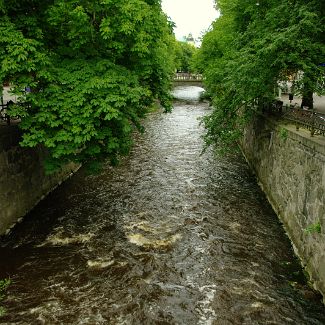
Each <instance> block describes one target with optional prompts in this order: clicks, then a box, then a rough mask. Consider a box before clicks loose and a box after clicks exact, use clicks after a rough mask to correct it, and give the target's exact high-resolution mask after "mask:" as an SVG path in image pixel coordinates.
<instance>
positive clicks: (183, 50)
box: [175, 41, 198, 72]
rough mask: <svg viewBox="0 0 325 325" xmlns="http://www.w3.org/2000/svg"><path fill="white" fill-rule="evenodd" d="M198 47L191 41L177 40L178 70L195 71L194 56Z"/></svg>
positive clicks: (176, 59) (176, 61)
mask: <svg viewBox="0 0 325 325" xmlns="http://www.w3.org/2000/svg"><path fill="white" fill-rule="evenodd" d="M197 51H198V49H197V48H196V47H195V46H194V45H192V44H189V43H186V42H181V41H176V44H175V65H176V69H177V71H181V72H193V71H194V62H193V60H194V57H195V55H196V52H197Z"/></svg>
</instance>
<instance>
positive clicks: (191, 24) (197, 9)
mask: <svg viewBox="0 0 325 325" xmlns="http://www.w3.org/2000/svg"><path fill="white" fill-rule="evenodd" d="M162 8H163V10H164V12H165V13H166V14H167V15H168V16H169V17H171V19H172V21H173V22H174V23H176V29H175V34H176V38H177V39H181V38H182V37H183V36H187V35H188V34H189V33H192V35H193V37H194V38H195V39H196V38H198V37H200V36H201V33H202V32H204V31H205V30H206V29H208V28H209V26H210V25H211V23H212V22H213V21H214V20H215V19H216V18H217V17H218V13H217V11H216V10H215V9H214V0H162Z"/></svg>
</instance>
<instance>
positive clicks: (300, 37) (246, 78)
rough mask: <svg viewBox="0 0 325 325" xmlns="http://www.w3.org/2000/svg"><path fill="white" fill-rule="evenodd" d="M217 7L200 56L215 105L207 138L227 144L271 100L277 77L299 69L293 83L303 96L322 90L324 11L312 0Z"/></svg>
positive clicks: (223, 0)
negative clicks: (298, 76)
mask: <svg viewBox="0 0 325 325" xmlns="http://www.w3.org/2000/svg"><path fill="white" fill-rule="evenodd" d="M218 9H219V10H220V11H221V17H220V18H219V19H218V20H216V21H215V22H214V24H213V28H212V30H211V31H210V32H208V33H207V34H206V35H205V37H204V38H203V43H202V47H201V50H200V53H199V57H200V60H201V68H202V70H203V72H204V75H205V77H206V86H207V89H208V91H209V92H210V94H211V95H212V97H213V104H214V107H215V109H214V111H213V113H212V114H211V115H210V116H209V117H207V118H206V119H205V124H206V127H207V134H206V140H207V142H208V143H215V142H219V143H220V144H223V145H224V147H227V148H229V147H230V144H235V142H236V140H237V139H238V137H239V136H240V134H241V129H242V127H243V125H245V123H246V122H247V120H249V118H250V117H251V116H252V115H253V114H254V113H255V111H256V110H261V109H262V108H263V107H265V105H268V104H269V103H271V102H272V101H273V100H274V98H275V96H276V94H277V91H276V89H277V87H278V83H279V81H281V80H287V78H288V77H289V76H292V75H293V74H300V75H301V76H302V77H301V78H299V79H298V80H297V81H296V85H295V87H296V91H297V92H299V93H300V94H301V95H303V96H304V98H307V97H310V95H311V94H312V93H313V92H321V91H322V89H321V86H322V85H323V84H324V71H323V68H322V67H320V66H319V64H320V63H321V62H322V60H323V58H324V54H325V49H324V38H323V36H324V27H323V26H324V16H325V15H324V4H322V2H319V1H316V0H304V1H302V0H271V1H249V0H219V1H218Z"/></svg>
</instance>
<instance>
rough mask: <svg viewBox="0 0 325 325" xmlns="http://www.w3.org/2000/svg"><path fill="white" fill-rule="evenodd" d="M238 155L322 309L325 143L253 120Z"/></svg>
mask: <svg viewBox="0 0 325 325" xmlns="http://www.w3.org/2000/svg"><path fill="white" fill-rule="evenodd" d="M242 149H243V152H244V155H245V156H246V159H247V161H248V163H249V164H250V165H251V167H252V168H253V170H254V171H255V173H256V175H257V178H258V180H259V182H260V185H261V187H262V189H263V190H264V192H265V193H266V195H267V197H268V199H269V201H270V203H271V204H272V206H273V208H274V210H275V211H276V213H277V214H278V216H279V218H280V220H281V221H282V223H283V225H284V228H285V230H286V232H287V234H288V236H289V238H290V239H291V241H292V243H293V246H294V249H295V252H296V254H297V255H298V256H299V257H300V258H301V260H302V263H303V265H304V266H305V268H306V270H307V272H308V273H309V275H310V277H311V281H312V283H313V285H314V287H315V289H317V290H319V291H320V292H321V293H322V294H323V297H324V303H325V137H322V136H315V137H311V136H310V132H308V131H306V130H303V129H300V130H299V131H296V129H295V127H294V126H292V125H291V126H290V125H285V124H280V123H275V122H272V121H265V119H256V120H255V121H254V122H253V123H252V125H251V126H250V127H248V128H247V129H246V132H245V135H244V138H243V141H242ZM319 226H320V227H321V230H320V232H318V231H319ZM307 228H309V229H310V231H306V229H307Z"/></svg>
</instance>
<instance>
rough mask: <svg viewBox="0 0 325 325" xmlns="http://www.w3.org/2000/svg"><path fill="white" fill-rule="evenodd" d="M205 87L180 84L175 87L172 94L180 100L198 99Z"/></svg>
mask: <svg viewBox="0 0 325 325" xmlns="http://www.w3.org/2000/svg"><path fill="white" fill-rule="evenodd" d="M203 92H204V89H203V88H201V87H197V86H178V87H175V88H174V90H173V92H172V94H173V96H174V98H176V99H179V100H188V101H197V100H198V99H199V98H200V95H201V94H202V93H203Z"/></svg>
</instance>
